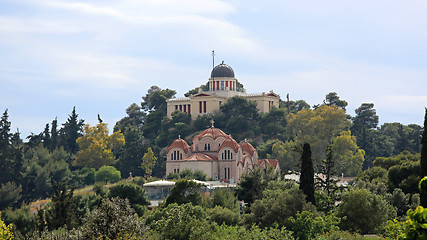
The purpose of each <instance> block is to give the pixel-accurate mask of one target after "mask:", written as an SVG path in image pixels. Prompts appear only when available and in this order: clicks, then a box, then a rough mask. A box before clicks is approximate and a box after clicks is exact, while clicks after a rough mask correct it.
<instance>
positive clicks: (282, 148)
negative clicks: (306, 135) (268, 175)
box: [267, 141, 301, 170]
mask: <svg viewBox="0 0 427 240" xmlns="http://www.w3.org/2000/svg"><path fill="white" fill-rule="evenodd" d="M298 147H299V146H298V144H297V143H295V142H294V141H288V142H282V141H277V142H276V143H274V144H273V146H272V147H271V154H267V158H274V159H277V160H279V164H280V168H281V169H283V170H295V168H296V167H297V166H298V165H299V160H300V159H301V153H300V152H298V151H297V148H298Z"/></svg>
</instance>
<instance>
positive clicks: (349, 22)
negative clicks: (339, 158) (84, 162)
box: [0, 0, 427, 138]
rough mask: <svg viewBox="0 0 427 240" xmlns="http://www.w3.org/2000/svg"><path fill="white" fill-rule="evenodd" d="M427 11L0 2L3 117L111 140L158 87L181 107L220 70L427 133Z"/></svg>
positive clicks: (332, 5)
mask: <svg viewBox="0 0 427 240" xmlns="http://www.w3.org/2000/svg"><path fill="white" fill-rule="evenodd" d="M426 11H427V1H424V0H411V1H397V0H376V1H371V0H358V1H342V0H326V1H318V0H301V1H294V0H292V1H291V0H281V1H279V0H277V1H272V0H265V1H253V0H245V1H244V0H229V1H221V0H186V1H184V0H114V1H113V0H85V1H82V0H81V1H73V0H0V86H1V87H0V111H1V113H3V112H4V111H5V110H6V109H8V114H9V120H10V121H11V122H12V132H15V131H16V130H17V129H19V131H20V132H21V137H22V138H25V137H26V136H28V135H29V134H30V133H35V134H38V133H40V132H42V131H43V129H44V127H45V125H46V123H51V122H52V120H53V119H55V118H57V119H58V123H59V124H62V123H64V122H65V121H66V120H67V118H68V115H69V114H70V113H71V111H72V108H73V107H74V106H75V107H76V112H77V114H78V115H79V118H80V119H84V120H85V122H86V123H89V124H91V125H94V124H97V123H98V120H97V115H98V114H100V116H101V118H102V119H103V121H104V122H106V123H108V124H109V127H110V129H112V127H113V126H114V124H115V123H116V122H117V121H118V120H120V119H121V118H123V117H125V116H126V112H125V111H126V108H127V107H128V106H130V105H131V104H132V103H137V104H140V102H141V101H142V96H144V95H145V94H146V93H147V90H148V89H149V88H150V86H152V85H157V86H159V87H160V88H162V89H166V88H169V89H174V90H176V91H177V95H176V97H183V95H184V93H186V92H187V91H188V90H190V89H193V88H195V87H198V86H200V85H202V84H205V83H206V82H207V81H208V78H209V76H210V72H211V70H212V56H211V53H212V50H215V55H216V56H215V64H219V63H220V62H221V61H225V63H226V64H228V65H230V66H231V67H232V68H233V69H234V72H235V75H236V78H237V79H238V80H239V82H241V83H242V84H243V85H244V86H245V88H246V90H247V92H248V93H260V92H268V91H270V90H273V91H274V92H276V93H278V94H280V96H281V98H282V99H286V94H288V93H289V95H290V99H291V100H300V99H303V100H305V101H306V102H308V103H309V104H310V105H315V104H319V103H322V101H323V100H324V99H325V96H326V94H328V93H330V92H336V93H337V94H338V96H339V97H340V98H341V99H343V100H346V101H347V102H348V104H349V105H348V107H347V113H348V114H350V115H352V116H354V115H355V112H354V110H355V109H356V108H358V107H359V106H360V105H361V104H362V103H365V102H367V103H374V104H375V106H374V107H375V109H376V111H377V115H378V116H379V118H380V124H383V123H388V122H400V123H402V124H405V125H406V124H412V123H414V124H418V125H422V124H423V121H424V107H427V78H426V77H427V67H426V66H427V14H425V13H426Z"/></svg>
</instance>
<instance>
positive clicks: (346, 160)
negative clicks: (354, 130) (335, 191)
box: [331, 131, 365, 176]
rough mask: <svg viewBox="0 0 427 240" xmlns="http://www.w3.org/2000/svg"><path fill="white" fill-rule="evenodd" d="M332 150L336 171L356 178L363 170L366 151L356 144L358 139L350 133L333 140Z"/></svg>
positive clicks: (344, 132) (347, 132) (344, 133)
mask: <svg viewBox="0 0 427 240" xmlns="http://www.w3.org/2000/svg"><path fill="white" fill-rule="evenodd" d="M331 148H332V150H333V151H334V153H335V154H334V161H335V163H336V164H335V171H336V172H337V173H338V174H341V173H344V174H345V175H346V176H356V175H357V173H358V172H359V171H361V170H362V164H363V161H364V160H365V158H364V156H365V151H364V150H363V149H360V148H359V147H358V146H357V144H356V138H355V137H354V136H351V133H350V131H343V132H341V133H340V135H339V136H337V137H335V138H334V139H333V142H332V144H331Z"/></svg>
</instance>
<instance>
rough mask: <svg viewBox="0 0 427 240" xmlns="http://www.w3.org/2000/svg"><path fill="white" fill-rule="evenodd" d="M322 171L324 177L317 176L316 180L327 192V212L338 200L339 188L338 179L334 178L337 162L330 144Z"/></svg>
mask: <svg viewBox="0 0 427 240" xmlns="http://www.w3.org/2000/svg"><path fill="white" fill-rule="evenodd" d="M321 173H322V174H323V176H324V178H321V177H317V178H316V181H317V185H318V186H319V187H320V189H321V190H323V191H324V192H325V195H326V197H327V199H326V204H325V205H326V206H325V210H326V212H329V211H330V210H331V209H332V207H333V206H334V204H335V201H336V200H337V196H336V192H337V190H338V186H337V182H338V180H335V179H334V178H333V176H335V175H336V171H335V162H334V158H333V150H332V148H331V147H330V146H328V148H327V149H326V159H325V160H323V165H322V169H321ZM318 206H319V203H318Z"/></svg>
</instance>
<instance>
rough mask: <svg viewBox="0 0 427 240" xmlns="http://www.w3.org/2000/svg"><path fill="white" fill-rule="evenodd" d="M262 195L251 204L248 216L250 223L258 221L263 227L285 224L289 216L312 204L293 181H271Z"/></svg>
mask: <svg viewBox="0 0 427 240" xmlns="http://www.w3.org/2000/svg"><path fill="white" fill-rule="evenodd" d="M262 196H263V197H262V198H261V199H258V200H256V201H255V202H254V203H253V204H252V205H251V207H250V209H251V213H250V214H248V215H247V217H246V222H247V223H248V224H251V223H256V224H257V225H259V226H260V227H261V228H265V227H270V226H273V224H278V226H283V225H284V224H285V220H286V219H287V218H289V217H292V216H295V215H296V214H297V213H298V212H301V211H303V210H307V209H308V207H309V205H311V204H307V203H306V201H305V196H304V193H303V192H302V191H301V190H300V189H298V187H297V185H296V184H295V183H294V182H291V181H289V182H285V181H272V182H270V183H269V184H268V187H267V188H266V189H265V190H264V191H263V192H262Z"/></svg>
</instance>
